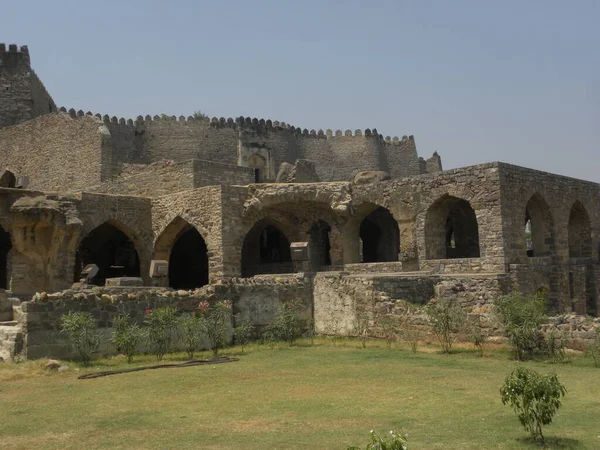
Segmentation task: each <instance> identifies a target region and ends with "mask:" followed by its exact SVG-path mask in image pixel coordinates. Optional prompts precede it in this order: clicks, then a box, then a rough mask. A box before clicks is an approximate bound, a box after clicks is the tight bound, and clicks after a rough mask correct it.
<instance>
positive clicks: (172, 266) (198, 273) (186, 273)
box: [154, 216, 209, 290]
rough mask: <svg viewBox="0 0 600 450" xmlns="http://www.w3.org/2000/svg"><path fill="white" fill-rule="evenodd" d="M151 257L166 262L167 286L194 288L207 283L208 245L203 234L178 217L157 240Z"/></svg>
mask: <svg viewBox="0 0 600 450" xmlns="http://www.w3.org/2000/svg"><path fill="white" fill-rule="evenodd" d="M154 259H160V260H165V261H169V274H168V285H169V287H172V288H173V289H188V290H191V289H195V288H199V287H202V286H204V285H206V284H208V281H209V264H208V247H207V245H206V241H205V239H204V237H202V234H200V232H199V231H198V230H197V229H196V228H195V227H194V226H193V225H192V224H190V223H189V222H188V221H187V220H185V219H183V218H182V217H181V216H177V217H175V218H174V219H173V220H172V221H171V222H170V223H169V224H168V225H167V226H166V227H165V229H164V230H163V232H162V233H161V234H160V236H159V237H158V238H157V239H156V244H155V245H154Z"/></svg>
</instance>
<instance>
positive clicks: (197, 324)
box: [179, 311, 205, 359]
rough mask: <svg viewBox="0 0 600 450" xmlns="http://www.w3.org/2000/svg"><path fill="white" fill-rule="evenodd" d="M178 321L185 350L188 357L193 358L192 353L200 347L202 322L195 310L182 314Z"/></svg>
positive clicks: (203, 331)
mask: <svg viewBox="0 0 600 450" xmlns="http://www.w3.org/2000/svg"><path fill="white" fill-rule="evenodd" d="M179 322H180V324H179V325H180V333H181V338H182V340H183V345H184V346H185V351H186V352H187V354H188V358H189V359H194V354H195V353H196V351H197V350H198V348H199V347H200V344H201V343H202V337H203V336H204V333H205V329H204V322H203V321H202V319H201V318H200V317H198V316H197V315H196V311H192V313H191V314H190V315H188V316H182V317H181V318H180V319H179Z"/></svg>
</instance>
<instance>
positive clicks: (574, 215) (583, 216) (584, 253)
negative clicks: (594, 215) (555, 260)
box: [569, 201, 592, 258]
mask: <svg viewBox="0 0 600 450" xmlns="http://www.w3.org/2000/svg"><path fill="white" fill-rule="evenodd" d="M569 256H570V257H571V258H589V257H591V256H592V226H591V224H590V216H589V215H588V212H587V210H586V209H585V206H583V205H582V204H581V203H580V202H578V201H577V202H575V203H574V204H573V206H572V207H571V213H570V214H569Z"/></svg>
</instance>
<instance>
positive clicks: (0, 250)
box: [0, 227, 12, 289]
mask: <svg viewBox="0 0 600 450" xmlns="http://www.w3.org/2000/svg"><path fill="white" fill-rule="evenodd" d="M11 248H12V243H11V241H10V233H8V232H7V231H4V229H3V228H2V227H0V288H1V289H8V284H9V283H8V252H10V249H11Z"/></svg>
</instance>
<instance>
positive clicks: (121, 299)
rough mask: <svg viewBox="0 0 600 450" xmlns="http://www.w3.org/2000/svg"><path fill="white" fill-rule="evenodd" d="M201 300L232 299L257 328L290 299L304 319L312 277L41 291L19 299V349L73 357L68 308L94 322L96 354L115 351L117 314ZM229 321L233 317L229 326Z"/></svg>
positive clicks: (184, 307) (181, 307) (190, 307)
mask: <svg viewBox="0 0 600 450" xmlns="http://www.w3.org/2000/svg"><path fill="white" fill-rule="evenodd" d="M204 300H207V301H211V302H212V301H220V300H230V301H231V302H232V303H233V314H237V313H238V312H239V313H240V314H241V315H242V316H244V317H248V318H250V320H251V321H252V323H253V324H254V325H255V326H258V327H260V326H264V325H265V324H267V323H269V322H270V321H271V320H273V319H274V318H275V317H276V316H277V314H278V312H279V311H280V309H281V304H282V303H283V302H288V301H293V302H294V303H295V304H296V305H297V308H298V310H299V311H300V316H301V318H303V319H305V320H308V319H310V318H311V316H312V306H311V305H312V302H311V284H310V281H309V280H307V279H305V278H304V277H301V276H297V275H290V276H277V277H268V278H264V279H261V278H260V277H257V278H253V279H247V280H246V279H234V280H231V281H230V282H228V283H225V284H218V285H209V286H205V287H204V288H201V289H197V290H195V291H184V290H179V291H173V290H171V289H163V288H116V287H114V288H94V289H92V290H83V291H74V290H67V291H62V292H58V293H54V294H46V293H42V294H36V295H35V296H34V297H33V299H32V300H31V301H27V302H23V303H22V304H21V309H22V314H20V317H19V318H18V320H19V323H20V324H21V326H22V328H23V333H24V349H23V353H24V356H25V357H27V358H30V359H33V358H42V357H56V358H67V357H71V356H73V351H72V348H71V346H70V344H69V342H68V340H67V337H66V336H65V334H64V333H62V332H61V330H60V319H61V316H62V315H63V314H66V313H68V312H70V311H74V312H77V311H81V312H89V313H91V314H92V316H93V317H94V318H95V319H96V320H97V322H98V327H99V332H100V338H101V339H100V347H99V349H98V353H99V354H102V355H107V354H111V353H114V352H115V348H114V346H113V345H112V343H111V342H110V338H111V335H112V332H113V321H114V318H115V316H116V315H118V314H121V313H129V314H130V316H131V318H132V320H133V321H135V322H138V323H141V322H142V321H143V319H144V316H145V312H146V310H148V309H157V308H161V307H165V306H171V307H174V308H176V309H177V310H178V311H179V312H180V313H185V312H191V311H194V310H195V309H196V307H197V305H198V303H199V302H200V301H204ZM233 322H234V318H233V317H232V325H233V324H234V323H233Z"/></svg>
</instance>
